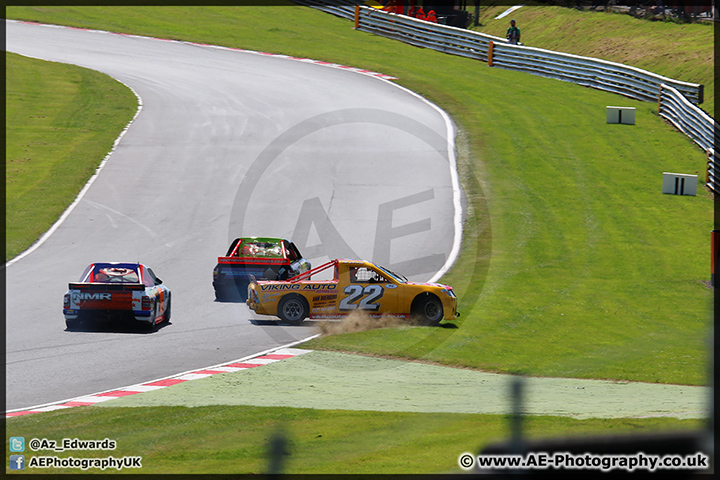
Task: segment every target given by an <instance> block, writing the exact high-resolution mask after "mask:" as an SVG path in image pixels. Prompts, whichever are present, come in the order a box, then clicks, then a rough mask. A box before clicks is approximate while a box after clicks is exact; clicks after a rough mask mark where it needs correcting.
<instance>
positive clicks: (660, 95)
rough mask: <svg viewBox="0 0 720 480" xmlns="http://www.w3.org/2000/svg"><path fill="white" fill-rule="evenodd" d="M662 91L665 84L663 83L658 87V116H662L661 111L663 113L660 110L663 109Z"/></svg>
mask: <svg viewBox="0 0 720 480" xmlns="http://www.w3.org/2000/svg"><path fill="white" fill-rule="evenodd" d="M662 89H663V84H662V83H661V84H660V86H659V87H658V115H659V114H660V111H661V110H660V108H661V107H662Z"/></svg>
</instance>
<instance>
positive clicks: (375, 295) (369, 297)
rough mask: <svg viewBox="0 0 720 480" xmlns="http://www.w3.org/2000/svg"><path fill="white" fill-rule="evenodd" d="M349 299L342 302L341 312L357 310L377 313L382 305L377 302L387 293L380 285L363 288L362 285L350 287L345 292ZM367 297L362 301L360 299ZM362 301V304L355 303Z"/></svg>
mask: <svg viewBox="0 0 720 480" xmlns="http://www.w3.org/2000/svg"><path fill="white" fill-rule="evenodd" d="M344 292H345V294H346V295H347V297H345V298H343V299H342V300H341V301H340V306H339V307H338V308H339V309H340V310H355V309H357V308H359V309H361V310H372V311H377V309H378V308H380V305H379V304H377V303H373V302H375V300H378V299H379V298H380V297H382V296H383V293H384V292H385V291H384V290H383V287H381V286H380V285H368V286H367V287H365V288H363V287H362V285H348V286H347V287H345V290H344ZM363 295H364V296H365V298H363V299H362V300H360V297H362V296H363ZM358 300H360V303H355V302H357V301H358Z"/></svg>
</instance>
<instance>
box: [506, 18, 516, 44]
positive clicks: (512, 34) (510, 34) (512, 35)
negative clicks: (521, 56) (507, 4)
mask: <svg viewBox="0 0 720 480" xmlns="http://www.w3.org/2000/svg"><path fill="white" fill-rule="evenodd" d="M505 38H507V39H508V40H509V41H510V43H512V44H513V45H517V44H518V42H520V29H519V28H518V27H516V26H515V20H510V28H508V29H507V33H506V34H505Z"/></svg>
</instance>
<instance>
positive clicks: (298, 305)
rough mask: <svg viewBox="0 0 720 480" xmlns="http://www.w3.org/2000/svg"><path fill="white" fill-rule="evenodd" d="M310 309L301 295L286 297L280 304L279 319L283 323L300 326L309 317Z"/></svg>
mask: <svg viewBox="0 0 720 480" xmlns="http://www.w3.org/2000/svg"><path fill="white" fill-rule="evenodd" d="M309 311H310V307H309V306H308V303H307V301H306V300H305V299H304V298H303V297H301V296H299V295H285V296H284V297H283V298H282V299H281V300H280V303H279V304H278V312H277V314H278V317H280V320H282V321H283V322H287V323H291V324H293V325H300V324H301V323H302V321H303V320H305V318H306V317H307V316H308V313H309Z"/></svg>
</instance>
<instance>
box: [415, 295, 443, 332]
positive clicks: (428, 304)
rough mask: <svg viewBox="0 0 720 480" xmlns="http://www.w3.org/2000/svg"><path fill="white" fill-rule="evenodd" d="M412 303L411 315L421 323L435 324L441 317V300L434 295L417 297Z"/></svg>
mask: <svg viewBox="0 0 720 480" xmlns="http://www.w3.org/2000/svg"><path fill="white" fill-rule="evenodd" d="M414 303H415V308H414V309H413V316H415V317H416V318H417V320H418V321H419V322H420V323H421V324H422V325H437V324H439V323H440V321H441V320H442V319H443V306H442V302H440V299H439V298H437V297H436V296H435V295H427V296H425V297H424V298H419V299H417V300H416V301H415V302H414Z"/></svg>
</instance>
